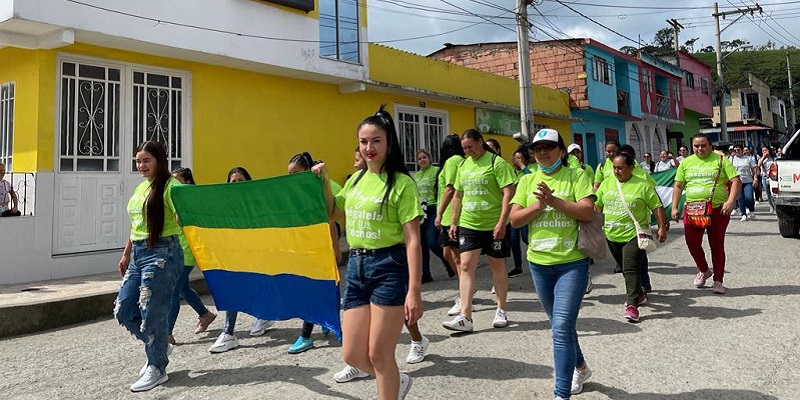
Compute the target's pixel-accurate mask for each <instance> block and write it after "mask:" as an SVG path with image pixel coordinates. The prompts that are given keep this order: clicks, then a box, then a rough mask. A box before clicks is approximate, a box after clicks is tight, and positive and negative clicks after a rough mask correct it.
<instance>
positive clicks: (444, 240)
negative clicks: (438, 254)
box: [439, 226, 461, 249]
mask: <svg viewBox="0 0 800 400" xmlns="http://www.w3.org/2000/svg"><path fill="white" fill-rule="evenodd" d="M460 229H461V228H456V237H458V231H459V230H460ZM439 246H442V247H449V248H451V249H458V242H457V241H455V240H451V239H450V227H449V226H442V232H441V233H439Z"/></svg>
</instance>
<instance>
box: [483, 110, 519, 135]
mask: <svg viewBox="0 0 800 400" xmlns="http://www.w3.org/2000/svg"><path fill="white" fill-rule="evenodd" d="M520 125H521V122H520V120H519V114H514V113H508V112H503V111H495V110H487V109H483V108H476V109H475V126H476V127H477V128H478V131H479V132H480V133H492V134H495V135H508V136H511V135H513V134H515V133H517V132H519V130H520Z"/></svg>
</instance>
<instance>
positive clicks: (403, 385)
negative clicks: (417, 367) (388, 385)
mask: <svg viewBox="0 0 800 400" xmlns="http://www.w3.org/2000/svg"><path fill="white" fill-rule="evenodd" d="M409 390H411V377H410V376H408V375H407V374H400V389H399V390H398V391H397V400H403V399H405V398H406V395H407V394H408V391H409Z"/></svg>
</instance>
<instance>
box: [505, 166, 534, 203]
mask: <svg viewBox="0 0 800 400" xmlns="http://www.w3.org/2000/svg"><path fill="white" fill-rule="evenodd" d="M535 175H536V174H528V175H523V176H522V177H520V178H519V183H518V184H517V192H516V193H514V197H513V198H511V204H519V205H520V206H522V207H527V206H528V187H529V185H530V183H531V182H533V177H534V176H535Z"/></svg>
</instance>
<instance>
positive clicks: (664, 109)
mask: <svg viewBox="0 0 800 400" xmlns="http://www.w3.org/2000/svg"><path fill="white" fill-rule="evenodd" d="M656 102H657V104H658V116H659V117H660V118H664V119H673V118H674V117H673V116H672V113H671V112H670V107H669V97H664V96H662V95H660V94H657V95H656Z"/></svg>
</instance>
